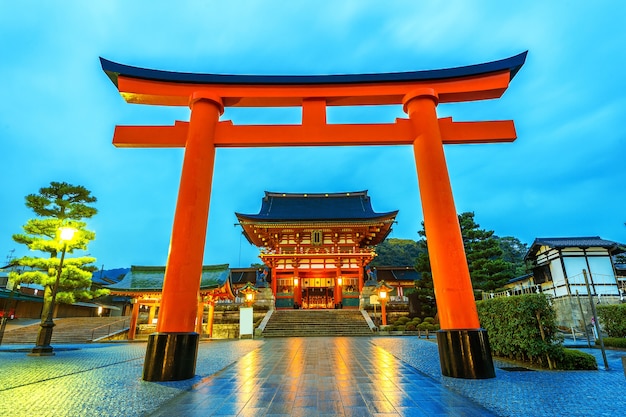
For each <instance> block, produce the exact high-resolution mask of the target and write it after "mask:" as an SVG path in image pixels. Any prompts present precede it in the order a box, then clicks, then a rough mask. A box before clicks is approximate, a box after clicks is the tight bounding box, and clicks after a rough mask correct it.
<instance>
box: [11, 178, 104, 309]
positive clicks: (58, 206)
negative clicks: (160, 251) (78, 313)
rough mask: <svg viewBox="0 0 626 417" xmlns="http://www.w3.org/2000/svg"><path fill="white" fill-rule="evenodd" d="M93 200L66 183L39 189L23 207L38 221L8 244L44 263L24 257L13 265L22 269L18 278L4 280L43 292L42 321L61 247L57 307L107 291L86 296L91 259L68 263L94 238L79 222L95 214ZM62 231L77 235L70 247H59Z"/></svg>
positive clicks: (14, 275)
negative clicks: (36, 254) (71, 230)
mask: <svg viewBox="0 0 626 417" xmlns="http://www.w3.org/2000/svg"><path fill="white" fill-rule="evenodd" d="M96 201H97V200H96V198H95V197H93V196H92V195H91V192H90V191H89V190H87V189H86V188H85V187H83V186H74V185H71V184H68V183H65V182H51V183H50V186H49V187H43V188H40V189H39V193H38V194H30V195H28V196H26V206H27V207H29V208H30V209H32V210H33V212H34V213H35V214H36V215H37V216H38V218H34V219H29V220H28V221H27V222H26V224H25V225H24V226H22V228H23V231H24V232H23V233H19V234H15V235H13V240H15V241H16V242H17V243H21V244H24V245H26V246H27V247H28V248H29V249H30V250H32V251H39V252H44V253H47V254H48V256H47V257H34V256H24V257H22V258H19V259H17V260H16V261H15V265H18V266H23V267H24V268H21V272H11V273H10V274H9V279H11V280H12V281H13V282H15V283H36V284H39V285H41V286H43V287H44V289H45V290H44V306H43V310H42V317H46V316H47V314H48V310H49V309H50V302H51V299H52V289H53V286H54V284H55V281H56V276H57V273H58V268H59V262H60V259H59V256H58V255H59V254H60V253H61V251H62V250H63V246H64V244H65V243H66V244H67V249H66V256H65V259H64V262H63V271H62V274H61V277H60V280H59V288H58V292H57V302H59V303H67V304H71V303H74V302H75V301H76V300H85V299H91V298H93V297H98V296H100V295H104V294H106V293H107V292H108V290H97V291H91V289H90V287H91V277H92V272H93V271H95V270H96V269H97V267H96V266H95V265H94V263H95V261H96V259H95V258H93V257H90V256H81V257H72V256H71V255H72V254H73V253H74V252H75V251H80V250H86V249H87V246H88V244H89V242H90V241H92V240H93V239H95V233H94V232H92V231H90V230H87V229H86V227H87V224H86V223H85V222H84V221H82V219H88V218H91V217H93V216H94V215H95V214H96V213H97V212H98V211H97V209H96V208H94V207H92V206H90V205H89V204H91V203H95V202H96ZM61 227H72V228H74V229H76V231H77V232H76V233H75V235H74V237H73V239H72V240H71V241H68V242H65V243H62V242H61V241H60V239H59V237H58V233H59V229H60V228H61Z"/></svg>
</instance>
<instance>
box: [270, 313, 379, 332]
mask: <svg viewBox="0 0 626 417" xmlns="http://www.w3.org/2000/svg"><path fill="white" fill-rule="evenodd" d="M262 335H263V337H315V336H371V335H372V331H371V330H370V328H369V325H368V324H367V322H366V321H365V318H364V317H363V314H361V311H360V310H275V311H274V313H273V314H272V316H271V318H270V319H269V321H268V322H267V324H266V326H265V329H264V330H263V332H262Z"/></svg>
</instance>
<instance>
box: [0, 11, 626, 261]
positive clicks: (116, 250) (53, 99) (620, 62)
mask: <svg viewBox="0 0 626 417" xmlns="http://www.w3.org/2000/svg"><path fill="white" fill-rule="evenodd" d="M508 3H510V2H500V1H471V2H470V1H450V0H448V1H432V2H416V1H389V2H381V1H362V0H354V1H350V0H348V1H341V2H338V1H330V0H328V1H324V0H317V1H315V2H304V1H302V2H293V1H272V0H269V1H268V0H265V1H237V0H235V1H232V0H231V1H228V2H216V1H180V2H172V1H134V2H129V1H114V0H110V1H106V2H86V1H63V2H43V1H28V0H25V1H20V2H9V1H2V2H1V3H0V79H2V81H3V83H2V89H1V90H0V98H1V100H0V150H1V152H2V167H3V169H2V172H3V175H2V179H3V181H2V193H1V196H2V197H1V204H0V213H1V214H2V216H1V218H2V221H1V222H0V259H1V260H2V261H4V259H5V256H7V255H9V254H10V253H11V252H10V251H11V250H13V249H15V252H13V255H14V256H22V255H26V254H27V250H26V248H25V247H23V246H21V245H18V244H16V243H14V242H13V241H12V239H11V236H12V235H13V234H14V233H18V232H20V231H21V226H22V225H23V224H24V223H25V222H26V221H27V220H28V219H29V218H31V217H32V213H31V212H30V211H29V210H28V209H27V208H26V207H25V206H24V196H26V195H27V194H29V193H34V192H37V190H38V189H39V188H40V187H43V186H47V185H48V184H49V183H50V182H51V181H66V182H69V183H72V184H77V185H83V186H85V187H87V188H88V189H89V190H91V191H92V193H93V195H95V196H96V197H97V198H98V203H97V208H98V209H99V214H98V215H97V216H96V217H94V218H93V219H92V220H90V221H89V226H90V228H91V229H92V230H94V231H95V232H96V240H95V241H94V242H93V243H92V244H91V245H90V248H89V253H90V254H91V255H92V256H94V257H96V258H97V263H98V265H104V266H105V269H109V268H116V267H129V266H130V265H164V264H165V262H166V259H167V251H168V246H169V236H170V233H171V228H172V220H173V214H174V207H175V202H176V195H177V190H178V183H179V180H180V171H181V163H182V157H183V151H182V150H181V149H117V148H115V147H113V145H112V144H111V141H112V137H113V129H114V127H115V125H118V124H119V125H168V124H172V123H173V122H174V121H175V120H188V118H189V109H188V108H172V107H150V106H138V105H131V104H127V103H125V102H124V101H123V100H122V98H121V97H120V96H119V94H118V93H117V90H116V89H115V87H114V86H113V84H112V83H111V82H110V81H109V79H108V78H107V77H106V75H105V74H104V73H103V72H102V70H101V68H100V66H99V60H98V58H99V57H100V56H102V57H104V58H107V59H109V60H112V61H116V62H120V63H123V64H127V65H135V66H140V67H145V68H155V69H162V70H171V71H181V72H206V73H225V74H228V73H231V74H281V75H291V74H294V75H296V74H307V75H308V74H345V73H371V72H395V71H415V70H427V69H438V68H448V67H455V66H461V65H471V64H478V63H482V62H487V61H493V60H498V59H502V58H507V57H509V56H512V55H516V54H518V53H520V52H523V51H526V50H528V51H529V54H528V59H527V61H526V64H525V65H524V67H522V69H521V71H520V72H519V73H518V75H517V76H516V78H515V79H514V80H513V82H512V83H511V86H510V87H509V89H508V91H507V92H506V93H505V94H504V96H503V97H502V98H501V99H499V100H492V101H484V102H476V103H462V104H458V103H457V104H446V105H440V106H439V107H438V114H439V116H440V117H445V116H452V117H454V119H455V120H457V121H480V120H507V119H512V120H514V121H515V124H516V128H517V133H518V139H517V141H516V142H514V143H512V144H488V145H450V146H446V158H447V162H448V169H449V172H450V177H451V182H452V189H453V192H454V196H455V201H456V206H457V211H458V212H463V211H474V212H475V214H476V221H477V222H478V223H479V224H480V225H481V227H483V228H486V229H490V230H494V231H495V232H496V234H498V235H500V236H515V237H517V238H519V239H520V240H522V241H523V242H526V243H532V241H533V240H534V238H536V237H566V236H595V235H599V236H601V237H603V238H605V239H610V240H615V241H618V242H623V243H626V227H625V226H624V222H626V197H625V193H624V185H625V184H626V169H625V167H624V150H626V133H625V131H626V130H625V129H624V122H625V121H626V81H624V76H623V73H624V67H625V66H626V53H624V45H626V30H625V29H624V25H623V22H624V19H625V18H626V3H623V2H615V1H602V0H601V1H596V2H593V4H592V2H589V1H568V2H565V1H555V2H516V4H508ZM522 3H526V4H522ZM299 117H300V111H299V109H267V110H260V109H236V110H233V109H227V110H226V112H225V114H224V115H223V116H222V119H221V120H227V119H231V120H233V121H234V122H235V123H239V124H246V123H268V124H269V123H298V122H299ZM396 117H406V115H405V114H404V113H403V112H402V109H401V108H400V107H399V106H387V107H383V108H375V107H362V108H349V109H330V110H329V112H328V120H329V122H331V123H346V122H360V123H367V122H392V121H393V120H394V118H396ZM266 190H268V191H280V192H309V193H313V192H342V191H357V190H368V191H369V194H370V196H371V198H372V204H373V207H374V210H376V211H379V212H385V211H391V210H396V209H397V210H400V212H399V215H398V217H397V221H398V223H397V224H396V225H395V227H394V231H393V232H392V234H391V237H395V238H407V239H417V238H418V235H417V231H418V230H419V229H420V223H421V221H422V212H421V205H420V198H419V191H418V187H417V178H416V171H415V162H414V159H413V154H412V149H411V148H410V147H405V146H399V147H361V148H356V147H332V148H258V149H218V151H217V157H216V161H215V172H214V176H213V193H212V198H211V207H210V218H209V230H208V233H207V244H206V249H205V263H206V264H218V263H228V264H230V265H231V266H232V267H237V266H248V265H250V264H251V263H253V262H257V261H258V258H257V254H258V250H257V249H256V248H254V247H252V246H250V245H249V244H248V242H247V241H246V240H245V238H242V237H241V233H240V232H241V229H240V228H239V227H235V226H234V224H235V223H236V217H235V215H234V212H236V211H237V212H242V213H257V212H258V210H259V208H260V204H261V198H262V197H263V193H264V191H266Z"/></svg>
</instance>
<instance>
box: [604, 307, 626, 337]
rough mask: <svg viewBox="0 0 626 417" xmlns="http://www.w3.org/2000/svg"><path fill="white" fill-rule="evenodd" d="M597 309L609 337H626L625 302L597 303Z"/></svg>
mask: <svg viewBox="0 0 626 417" xmlns="http://www.w3.org/2000/svg"><path fill="white" fill-rule="evenodd" d="M597 311H598V316H599V317H598V318H599V320H600V324H601V325H602V328H603V329H604V331H606V332H607V334H608V335H609V337H626V304H598V306H597Z"/></svg>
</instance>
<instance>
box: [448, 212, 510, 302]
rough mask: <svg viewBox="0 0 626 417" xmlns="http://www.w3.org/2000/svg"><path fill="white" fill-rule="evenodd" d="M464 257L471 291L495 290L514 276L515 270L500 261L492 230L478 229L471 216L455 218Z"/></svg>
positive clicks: (500, 251) (469, 213) (466, 213)
mask: <svg viewBox="0 0 626 417" xmlns="http://www.w3.org/2000/svg"><path fill="white" fill-rule="evenodd" d="M459 225H460V226H461V235H462V236H463V245H464V246H465V255H466V256H467V264H468V267H469V272H470V276H471V278H472V283H473V284H474V287H475V288H478V289H482V290H495V289H497V288H501V287H502V286H503V285H504V284H506V283H507V281H508V280H510V279H511V278H513V277H514V275H515V266H514V265H513V264H512V263H511V262H507V261H505V260H504V259H502V255H503V253H502V249H501V248H500V244H499V242H498V239H497V238H496V237H495V236H494V232H493V230H485V229H480V225H479V224H478V223H476V222H475V221H474V213H473V212H465V213H461V214H460V215H459Z"/></svg>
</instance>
